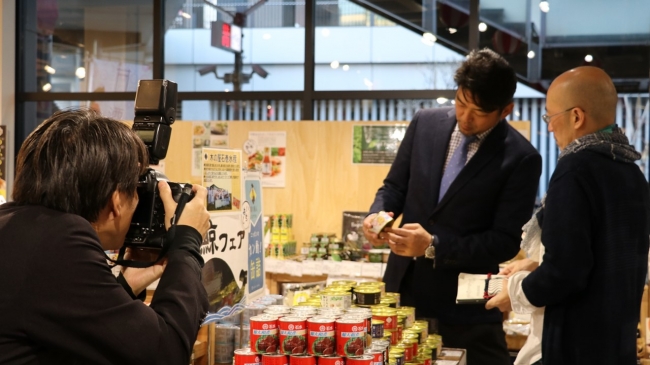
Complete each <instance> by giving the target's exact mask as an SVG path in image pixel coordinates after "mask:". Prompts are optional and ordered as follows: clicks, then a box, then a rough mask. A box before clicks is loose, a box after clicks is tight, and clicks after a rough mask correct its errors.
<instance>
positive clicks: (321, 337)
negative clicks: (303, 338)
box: [251, 318, 336, 356]
mask: <svg viewBox="0 0 650 365" xmlns="http://www.w3.org/2000/svg"><path fill="white" fill-rule="evenodd" d="M335 333H336V332H335V331H334V320H333V319H330V318H310V319H308V320H307V351H308V352H309V354H311V355H314V356H321V355H333V354H334V348H335V344H336V337H335ZM251 341H252V340H251Z"/></svg>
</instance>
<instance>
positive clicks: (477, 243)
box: [370, 108, 541, 324]
mask: <svg viewBox="0 0 650 365" xmlns="http://www.w3.org/2000/svg"><path fill="white" fill-rule="evenodd" d="M455 125H456V116H455V110H454V109H453V108H439V109H429V110H421V111H419V112H418V113H417V114H416V115H415V116H414V118H413V120H412V121H411V123H410V124H409V127H408V129H407V131H406V134H405V136H404V140H403V141H402V143H401V145H400V147H399V150H398V152H397V156H396V158H395V161H394V162H393V164H392V166H391V169H390V171H389V173H388V176H386V179H385V180H384V185H383V186H382V187H381V188H380V189H379V191H378V192H377V195H376V197H375V201H374V203H373V204H372V206H371V208H370V211H371V212H378V211H380V210H384V211H387V212H394V213H395V217H397V216H399V215H400V214H401V215H402V224H405V223H419V224H420V225H422V227H423V228H424V229H426V230H427V231H428V232H429V233H431V234H435V235H437V237H438V239H439V241H438V242H437V244H436V259H435V265H436V266H435V269H434V268H433V262H432V260H430V259H425V258H424V257H418V258H417V260H416V261H415V262H414V264H415V268H414V277H415V278H417V284H416V286H417V288H418V290H417V293H416V295H415V300H416V310H417V315H418V316H420V317H430V318H438V320H440V321H442V322H443V323H449V324H467V323H490V322H500V321H501V320H502V317H501V314H500V313H499V312H498V310H492V311H486V310H485V309H484V306H483V305H467V304H463V305H456V304H455V299H456V291H457V286H458V274H459V273H460V272H468V273H488V272H492V273H497V272H498V271H499V268H498V264H499V263H501V262H504V261H507V260H509V259H511V258H513V257H514V256H515V255H516V254H517V252H518V251H519V243H520V238H521V227H522V226H523V225H524V224H525V223H526V222H527V221H528V220H529V218H530V216H531V214H532V212H533V206H534V203H535V196H536V192H537V185H538V183H539V176H540V173H541V157H540V155H539V153H537V151H536V150H535V148H533V146H532V145H531V144H530V143H529V142H528V141H527V140H526V139H525V138H524V137H523V136H522V135H521V133H519V132H518V131H516V130H515V129H514V128H512V127H511V126H510V125H509V124H508V123H507V122H506V121H505V120H502V121H500V122H499V123H498V124H497V126H496V127H495V128H494V129H493V130H492V131H491V132H490V133H489V134H488V136H487V137H486V138H485V140H484V141H483V142H482V144H481V146H480V148H479V149H478V151H477V152H476V154H475V155H474V156H473V157H472V158H471V159H470V160H469V161H468V163H467V165H466V166H465V167H464V168H463V170H462V171H461V172H460V173H459V175H458V177H457V178H456V180H454V182H453V183H452V184H451V186H450V187H449V189H448V191H447V193H446V194H445V196H444V197H443V198H442V200H440V202H438V192H439V190H440V180H441V178H442V174H443V167H444V164H445V160H446V153H447V147H448V145H449V140H450V137H451V134H452V132H453V130H454V127H455ZM412 261H413V258H411V257H401V256H397V255H395V254H393V253H391V255H390V257H389V260H388V265H387V268H386V272H385V274H384V281H385V282H386V290H388V291H400V284H401V282H402V279H403V277H404V274H405V272H406V271H407V269H408V266H409V264H411V262H412Z"/></svg>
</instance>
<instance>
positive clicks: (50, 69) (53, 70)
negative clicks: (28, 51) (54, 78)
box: [43, 65, 56, 75]
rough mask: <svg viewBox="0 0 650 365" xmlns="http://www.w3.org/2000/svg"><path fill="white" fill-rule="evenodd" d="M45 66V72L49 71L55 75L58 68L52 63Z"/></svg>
mask: <svg viewBox="0 0 650 365" xmlns="http://www.w3.org/2000/svg"><path fill="white" fill-rule="evenodd" d="M43 68H44V69H45V72H47V73H48V74H52V75H54V74H55V73H56V70H55V69H54V67H52V66H50V65H45V67H43Z"/></svg>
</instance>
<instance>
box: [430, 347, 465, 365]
mask: <svg viewBox="0 0 650 365" xmlns="http://www.w3.org/2000/svg"><path fill="white" fill-rule="evenodd" d="M434 364H435V365H452V364H453V365H467V356H466V351H465V350H464V349H452V348H449V347H443V348H442V351H441V352H440V355H439V356H438V359H437V360H436V362H435V363H434Z"/></svg>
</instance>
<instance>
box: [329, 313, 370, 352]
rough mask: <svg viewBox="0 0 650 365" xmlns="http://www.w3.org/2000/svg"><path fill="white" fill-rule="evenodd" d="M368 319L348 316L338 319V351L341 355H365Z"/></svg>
mask: <svg viewBox="0 0 650 365" xmlns="http://www.w3.org/2000/svg"><path fill="white" fill-rule="evenodd" d="M365 336H366V321H365V319H363V318H356V319H354V318H346V319H340V320H338V321H336V353H337V354H338V355H339V356H346V357H349V356H359V355H363V353H364V350H365V348H366V340H365Z"/></svg>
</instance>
